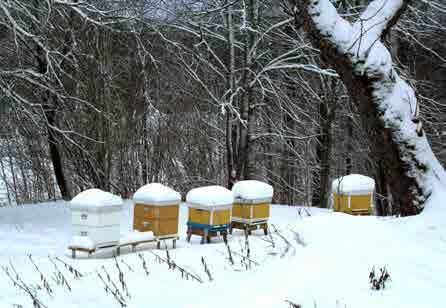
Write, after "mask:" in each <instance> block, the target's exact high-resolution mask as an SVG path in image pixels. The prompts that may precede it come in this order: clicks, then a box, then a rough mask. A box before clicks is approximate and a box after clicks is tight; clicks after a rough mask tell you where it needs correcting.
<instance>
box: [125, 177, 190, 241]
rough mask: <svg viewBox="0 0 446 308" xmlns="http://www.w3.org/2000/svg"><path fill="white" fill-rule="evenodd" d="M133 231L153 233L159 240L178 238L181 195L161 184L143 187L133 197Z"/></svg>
mask: <svg viewBox="0 0 446 308" xmlns="http://www.w3.org/2000/svg"><path fill="white" fill-rule="evenodd" d="M133 202H134V212H133V229H135V230H138V231H141V232H147V231H152V232H153V234H154V236H155V237H157V238H169V237H177V236H178V212H179V204H180V202H181V195H180V194H179V193H178V192H176V191H175V190H173V189H171V188H169V187H167V186H164V185H162V184H159V183H151V184H147V185H144V186H142V187H141V188H140V189H138V190H137V191H136V192H135V194H134V195H133Z"/></svg>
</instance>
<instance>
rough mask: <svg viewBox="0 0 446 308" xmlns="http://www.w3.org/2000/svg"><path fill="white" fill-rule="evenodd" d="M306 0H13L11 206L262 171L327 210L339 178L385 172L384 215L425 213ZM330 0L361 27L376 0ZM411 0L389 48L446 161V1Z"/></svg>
mask: <svg viewBox="0 0 446 308" xmlns="http://www.w3.org/2000/svg"><path fill="white" fill-rule="evenodd" d="M298 2H300V1H294V0H290V1H288V0H283V1H278V0H277V1H269V0H90V1H82V0H46V1H43V0H7V1H1V2H0V93H1V94H0V118H1V120H0V123H1V124H0V177H1V179H2V182H3V184H4V189H5V191H6V195H7V198H8V201H9V202H10V203H17V204H24V203H30V202H38V201H45V200H56V199H66V200H70V199H71V198H72V197H73V196H75V195H76V194H77V193H78V192H80V191H82V190H85V189H87V188H91V187H96V188H100V189H103V190H106V191H111V192H113V193H115V194H119V195H121V196H123V197H130V196H131V195H132V193H133V192H135V191H136V189H137V188H138V187H140V186H142V185H144V184H145V183H149V182H160V183H168V184H169V185H170V186H171V187H173V188H175V189H176V190H177V191H180V192H182V193H185V192H187V191H188V190H189V189H190V188H193V187H197V186H203V185H211V184H218V185H223V186H226V187H229V188H231V187H232V185H233V184H234V183H235V182H237V181H238V180H241V179H258V180H262V181H265V182H268V183H271V184H272V185H273V186H274V190H275V197H274V202H275V203H282V204H299V205H307V206H310V205H312V206H318V207H329V202H330V201H329V197H328V196H329V189H330V184H331V181H332V180H333V179H335V178H337V177H339V176H342V175H346V174H352V173H360V174H365V175H368V176H371V177H373V178H374V179H375V180H376V183H377V186H376V192H377V194H376V195H377V205H378V207H377V208H378V212H379V214H380V215H390V214H410V213H412V212H413V211H411V210H404V209H403V208H402V206H401V205H400V206H399V205H398V204H397V203H398V202H396V201H395V194H392V193H391V191H397V192H399V193H401V192H404V191H405V190H404V189H403V188H401V189H402V190H400V191H398V188H395V185H394V184H393V183H392V181H390V180H389V178H390V179H393V182H395V178H398V176H397V175H395V174H393V175H392V174H390V173H391V172H390V171H389V170H390V169H392V166H393V165H394V164H395V161H394V160H393V158H391V159H388V157H386V153H388V151H389V147H387V146H386V142H387V141H386V138H385V137H382V136H380V135H379V134H378V133H374V130H375V128H376V127H375V126H373V125H371V123H372V121H373V119H372V118H373V115H372V114H373V112H374V111H373V110H370V109H369V110H368V109H367V108H365V109H364V108H362V107H361V104H358V103H355V102H358V101H360V99H358V96H355V95H354V93H353V92H352V91H353V90H354V88H355V87H358V88H361V87H363V83H360V82H359V81H357V80H356V81H353V82H352V83H351V84H348V82H347V83H346V79H345V78H346V77H345V76H344V75H342V73H341V71H342V67H341V64H339V63H341V62H339V61H341V60H342V59H341V60H339V61H338V62H336V59H335V58H333V57H332V58H331V60H330V59H328V60H327V58H329V54H330V53H329V52H324V47H323V42H322V43H321V44H322V45H318V44H317V43H316V44H315V39H314V37H311V35H308V32H309V31H308V29H309V27H310V25H309V23H308V18H307V19H306V17H305V16H304V15H305V13H304V12H302V10H301V9H300V8H299V5H296V3H298ZM332 2H333V3H334V5H335V6H336V8H337V10H338V12H340V15H341V16H342V17H344V18H345V19H346V20H351V21H353V20H356V19H357V18H358V17H359V16H360V13H361V12H362V11H363V10H364V8H365V6H366V5H367V4H368V2H369V1H364V0H337V1H332ZM407 2H408V3H409V4H408V5H406V6H405V7H404V13H403V14H400V13H398V19H399V20H398V22H397V23H396V22H394V23H392V27H391V29H390V28H386V29H384V30H385V31H384V33H382V38H383V40H382V42H383V44H384V46H385V47H387V48H388V49H389V51H390V53H391V56H392V60H393V66H394V70H395V72H397V73H398V74H399V76H401V77H402V79H404V80H405V81H406V82H407V83H408V85H409V86H410V87H412V88H413V89H415V93H416V94H415V96H416V100H415V102H412V103H413V104H412V103H411V101H408V104H409V108H410V111H411V112H412V115H413V117H412V121H413V123H416V125H417V133H418V134H421V135H424V136H426V137H427V140H428V141H429V143H430V145H431V147H432V151H433V153H434V154H435V156H436V157H437V159H438V160H439V162H440V163H442V164H443V165H444V163H445V162H446V151H445V150H444V149H445V147H444V145H445V144H446V58H445V57H446V56H445V55H446V3H445V2H444V1H443V0H432V1H426V0H423V1H407ZM401 13H402V12H401ZM361 22H364V23H367V20H365V21H361ZM310 33H311V32H310ZM313 36H314V35H313ZM364 44H366V42H365V43H364ZM359 46H361V44H359ZM359 49H360V48H359V47H358V50H359ZM358 52H359V51H358ZM352 89H353V90H352ZM352 93H353V94H352ZM380 144H381V145H382V146H381V147H380ZM378 152H379V153H378ZM420 168H421V169H422V170H423V167H420ZM403 169H404V168H403ZM392 170H393V169H392ZM0 186H1V185H0ZM411 187H413V186H411ZM416 187H418V186H416Z"/></svg>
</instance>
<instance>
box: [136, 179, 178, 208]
mask: <svg viewBox="0 0 446 308" xmlns="http://www.w3.org/2000/svg"><path fill="white" fill-rule="evenodd" d="M133 200H135V201H142V202H148V203H159V202H173V203H178V202H180V201H181V195H180V193H178V192H176V191H175V190H173V189H172V188H170V187H167V186H165V185H163V184H160V183H150V184H146V185H144V186H142V187H141V188H139V189H138V190H137V191H136V192H135V194H134V195H133Z"/></svg>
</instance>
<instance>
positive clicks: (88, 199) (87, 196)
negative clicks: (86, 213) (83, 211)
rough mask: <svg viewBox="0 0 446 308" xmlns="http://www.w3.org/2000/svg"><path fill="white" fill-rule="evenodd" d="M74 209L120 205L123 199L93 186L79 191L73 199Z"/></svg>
mask: <svg viewBox="0 0 446 308" xmlns="http://www.w3.org/2000/svg"><path fill="white" fill-rule="evenodd" d="M71 206H72V208H73V209H79V208H94V207H120V206H122V199H121V197H119V196H116V195H113V194H111V193H109V192H105V191H103V190H100V189H97V188H92V189H87V190H85V191H83V192H81V193H79V194H78V195H77V196H76V197H74V198H73V199H72V200H71Z"/></svg>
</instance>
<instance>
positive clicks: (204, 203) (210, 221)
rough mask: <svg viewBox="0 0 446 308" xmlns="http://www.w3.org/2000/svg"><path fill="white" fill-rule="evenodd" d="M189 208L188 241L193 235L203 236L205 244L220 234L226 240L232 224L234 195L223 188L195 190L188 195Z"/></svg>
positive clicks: (214, 187) (211, 187)
mask: <svg viewBox="0 0 446 308" xmlns="http://www.w3.org/2000/svg"><path fill="white" fill-rule="evenodd" d="M186 202H187V205H188V207H189V213H188V221H187V227H188V230H187V240H188V241H190V237H191V235H192V234H196V235H201V236H202V241H201V243H204V241H205V239H206V240H207V241H208V242H209V241H210V238H211V237H212V236H216V235H217V233H218V232H220V234H221V235H223V237H224V238H226V235H227V230H228V228H229V226H230V223H231V212H232V204H233V202H234V197H233V194H232V192H231V191H230V190H228V189H226V188H225V187H222V186H206V187H200V188H195V189H192V190H191V191H189V192H188V193H187V195H186Z"/></svg>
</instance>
